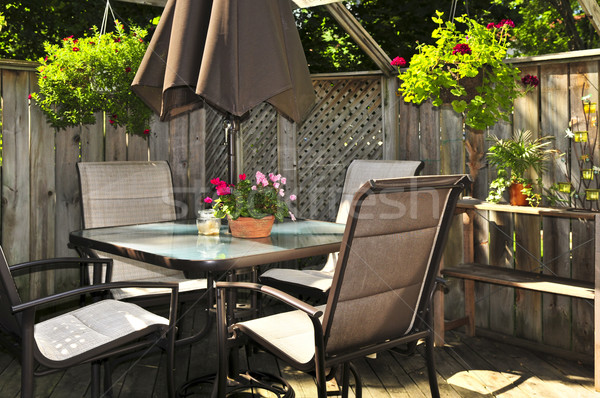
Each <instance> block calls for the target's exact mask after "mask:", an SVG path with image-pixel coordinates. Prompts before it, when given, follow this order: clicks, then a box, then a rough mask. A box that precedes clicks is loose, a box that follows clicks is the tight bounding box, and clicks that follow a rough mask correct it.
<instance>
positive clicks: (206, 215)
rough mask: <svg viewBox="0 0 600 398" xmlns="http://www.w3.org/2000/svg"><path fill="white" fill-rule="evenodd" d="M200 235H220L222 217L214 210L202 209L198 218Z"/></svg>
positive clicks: (197, 223)
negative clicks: (217, 215) (218, 216)
mask: <svg viewBox="0 0 600 398" xmlns="http://www.w3.org/2000/svg"><path fill="white" fill-rule="evenodd" d="M196 226H197V227H198V235H219V229H220V228H221V219H220V218H217V217H215V212H214V210H200V211H199V212H198V218H196Z"/></svg>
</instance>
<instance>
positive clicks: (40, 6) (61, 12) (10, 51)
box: [0, 0, 162, 61]
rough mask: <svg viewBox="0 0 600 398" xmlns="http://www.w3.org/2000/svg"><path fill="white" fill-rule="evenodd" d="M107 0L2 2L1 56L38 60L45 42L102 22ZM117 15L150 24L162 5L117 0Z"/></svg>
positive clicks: (54, 41)
mask: <svg viewBox="0 0 600 398" xmlns="http://www.w3.org/2000/svg"><path fill="white" fill-rule="evenodd" d="M105 5H106V3H105V2H104V1H101V0H75V1H74V0H71V1H68V0H21V1H14V2H9V3H4V4H2V5H0V13H1V14H3V15H4V18H5V26H4V27H3V29H2V30H0V58H11V59H22V60H31V61H35V60H38V59H39V58H40V57H42V56H43V55H44V43H45V42H48V43H50V44H58V43H60V42H61V40H62V39H63V38H64V37H68V36H75V37H81V36H83V35H84V34H85V33H87V32H88V31H89V29H90V28H91V27H92V26H100V25H101V23H102V16H103V14H104V7H105ZM111 5H112V8H113V10H114V12H115V16H116V17H117V18H118V19H119V20H120V21H122V22H123V23H125V24H126V25H129V24H133V25H137V26H143V27H146V26H148V25H149V22H150V20H151V19H152V18H154V17H156V16H157V15H160V13H161V12H162V9H161V8H159V7H151V6H145V5H136V4H131V3H123V2H118V1H113V2H112V3H111Z"/></svg>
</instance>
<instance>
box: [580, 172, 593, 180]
mask: <svg viewBox="0 0 600 398" xmlns="http://www.w3.org/2000/svg"><path fill="white" fill-rule="evenodd" d="M581 178H583V179H584V180H593V179H594V170H592V169H583V170H581Z"/></svg>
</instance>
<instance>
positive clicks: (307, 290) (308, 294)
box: [259, 160, 423, 302]
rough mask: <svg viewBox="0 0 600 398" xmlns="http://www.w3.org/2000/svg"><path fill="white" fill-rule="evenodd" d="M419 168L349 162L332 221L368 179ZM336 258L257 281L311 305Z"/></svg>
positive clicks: (325, 286)
mask: <svg viewBox="0 0 600 398" xmlns="http://www.w3.org/2000/svg"><path fill="white" fill-rule="evenodd" d="M422 169H423V162H422V161H413V160H353V161H352V163H350V166H348V170H347V171H346V179H345V181H344V187H343V189H342V196H341V199H340V205H339V208H338V213H337V217H336V219H335V222H337V223H345V222H346V219H347V218H348V213H349V211H350V203H351V201H352V197H353V196H354V193H355V192H356V191H357V190H358V188H360V186H361V185H362V184H364V183H365V182H367V181H369V180H372V179H381V178H392V177H394V178H395V177H409V176H415V175H418V174H419V173H420V172H421V170H422ZM337 258H338V253H332V254H330V255H329V256H328V257H327V262H326V263H325V265H324V266H323V268H321V269H319V270H314V269H302V270H297V269H289V268H271V269H269V270H267V271H265V272H264V273H263V274H261V275H260V277H259V281H260V283H263V284H265V285H269V286H272V287H275V288H277V289H280V290H283V291H285V292H288V293H291V294H293V295H297V296H298V297H300V298H303V299H306V298H311V299H313V300H314V301H315V302H319V301H324V300H325V299H326V298H327V294H328V293H329V289H330V287H331V282H332V280H333V273H334V271H335V264H336V263H337Z"/></svg>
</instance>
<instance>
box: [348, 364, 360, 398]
mask: <svg viewBox="0 0 600 398" xmlns="http://www.w3.org/2000/svg"><path fill="white" fill-rule="evenodd" d="M348 369H349V370H350V372H351V373H352V376H353V377H354V390H355V394H354V395H355V396H356V398H362V379H361V378H360V375H359V374H358V370H356V367H355V366H354V365H353V364H352V362H349V363H348Z"/></svg>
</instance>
